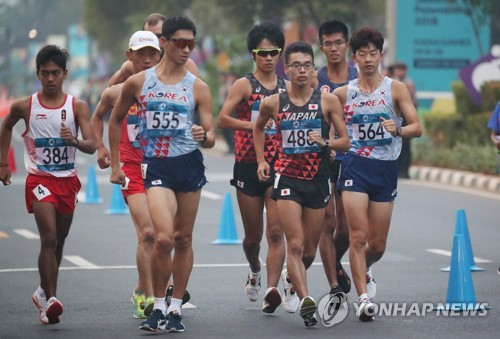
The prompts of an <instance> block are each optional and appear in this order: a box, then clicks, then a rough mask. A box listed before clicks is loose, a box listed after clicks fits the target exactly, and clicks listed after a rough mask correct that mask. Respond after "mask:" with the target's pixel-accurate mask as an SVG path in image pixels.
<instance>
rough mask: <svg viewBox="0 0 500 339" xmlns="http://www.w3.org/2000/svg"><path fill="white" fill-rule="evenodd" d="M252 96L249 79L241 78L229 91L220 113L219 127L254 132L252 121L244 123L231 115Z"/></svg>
mask: <svg viewBox="0 0 500 339" xmlns="http://www.w3.org/2000/svg"><path fill="white" fill-rule="evenodd" d="M251 94H252V85H251V84H250V81H248V79H247V78H240V79H238V80H236V81H235V83H234V84H233V85H232V86H231V88H230V89H229V93H228V95H227V98H226V101H225V102H224V105H222V108H221V110H220V112H219V118H218V120H217V126H218V127H219V128H228V129H232V130H247V131H251V130H253V125H254V124H253V123H252V122H251V121H243V120H239V119H236V118H234V117H232V115H231V113H232V112H233V111H234V109H235V107H236V106H237V105H238V104H239V103H241V102H242V101H243V100H248V98H249V97H250V95H251Z"/></svg>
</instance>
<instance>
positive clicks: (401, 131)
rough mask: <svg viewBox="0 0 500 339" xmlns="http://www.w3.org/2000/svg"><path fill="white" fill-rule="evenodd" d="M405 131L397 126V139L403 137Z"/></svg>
mask: <svg viewBox="0 0 500 339" xmlns="http://www.w3.org/2000/svg"><path fill="white" fill-rule="evenodd" d="M402 134H403V129H402V128H401V126H396V136H397V137H402V136H403V135H402Z"/></svg>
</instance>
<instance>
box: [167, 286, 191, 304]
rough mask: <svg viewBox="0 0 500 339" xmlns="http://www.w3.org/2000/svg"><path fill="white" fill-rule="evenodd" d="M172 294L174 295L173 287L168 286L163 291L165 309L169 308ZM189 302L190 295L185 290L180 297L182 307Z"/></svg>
mask: <svg viewBox="0 0 500 339" xmlns="http://www.w3.org/2000/svg"><path fill="white" fill-rule="evenodd" d="M172 293H174V285H170V286H169V287H167V290H166V291H165V303H166V304H167V307H168V306H170V302H171V301H172ZM189 300H191V294H189V292H188V290H185V291H184V295H183V296H182V305H184V304H185V303H187V302H188V301H189Z"/></svg>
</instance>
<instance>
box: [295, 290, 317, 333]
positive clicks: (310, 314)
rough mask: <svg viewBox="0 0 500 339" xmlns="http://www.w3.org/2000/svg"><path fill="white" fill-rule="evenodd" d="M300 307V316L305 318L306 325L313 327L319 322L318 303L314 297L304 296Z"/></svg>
mask: <svg viewBox="0 0 500 339" xmlns="http://www.w3.org/2000/svg"><path fill="white" fill-rule="evenodd" d="M299 307H300V316H301V317H302V319H304V324H305V325H306V327H311V326H314V325H316V324H317V323H318V319H316V303H315V302H314V299H313V298H312V297H310V296H307V297H304V299H302V300H301V301H300V305H299Z"/></svg>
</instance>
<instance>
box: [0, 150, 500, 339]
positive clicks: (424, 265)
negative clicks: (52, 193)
mask: <svg viewBox="0 0 500 339" xmlns="http://www.w3.org/2000/svg"><path fill="white" fill-rule="evenodd" d="M18 152H21V149H20V148H19V145H17V146H16V156H17V158H18V159H19V158H20V157H19V156H18V154H20V153H18ZM204 154H205V155H206V160H205V163H206V167H207V177H208V180H209V184H207V185H206V186H205V188H204V190H203V191H204V194H203V197H202V199H201V204H200V210H199V214H198V219H197V223H196V226H195V231H194V240H193V241H194V243H193V245H194V251H195V267H194V269H193V273H192V275H191V279H190V282H189V286H188V289H189V291H190V292H191V295H192V300H191V305H189V306H190V308H186V309H184V310H183V316H184V321H183V322H184V324H185V326H186V331H185V332H184V333H182V334H166V332H162V333H161V334H157V335H169V336H170V335H175V336H182V337H183V338H200V337H203V338H236V337H237V338H255V337H262V338H271V337H273V338H285V337H286V338H302V337H306V336H307V337H317V338H323V337H325V338H326V337H356V338H363V337H366V338H402V337H405V338H422V337H445V338H446V337H454V338H470V337H478V338H479V337H481V338H487V337H491V338H497V337H498V332H499V331H500V323H499V320H500V318H499V313H498V308H499V305H500V276H499V275H498V274H497V272H496V270H497V267H498V265H499V264H500V251H499V250H498V243H499V240H500V231H499V226H500V222H499V220H500V212H499V210H498V205H499V202H500V196H499V195H495V194H487V193H482V192H479V191H472V190H464V189H460V190H458V189H455V188H453V187H449V186H439V185H430V184H426V183H422V182H419V181H410V180H402V181H400V185H399V195H398V198H397V200H396V207H395V210H394V214H393V220H392V226H391V231H390V234H389V241H388V247H387V252H386V254H385V255H384V257H383V258H382V260H381V261H380V262H379V263H377V264H375V265H374V267H373V272H374V275H375V278H376V281H377V298H376V301H377V302H379V303H390V302H392V303H399V304H402V303H407V304H411V303H418V304H419V305H421V304H423V303H431V304H433V305H437V304H438V303H444V302H445V301H446V295H447V288H448V279H449V274H448V273H443V272H441V271H440V269H441V268H443V267H445V266H448V265H449V264H450V257H449V252H451V250H452V238H453V232H454V228H455V222H456V220H455V219H456V218H455V216H456V211H457V210H458V209H464V210H465V211H466V215H467V221H468V229H469V233H470V238H471V243H472V249H473V251H474V256H475V257H476V264H477V265H478V266H481V267H482V268H484V269H485V271H484V272H474V273H472V278H473V286H474V291H472V293H474V295H475V297H476V299H477V301H478V302H482V303H487V304H488V305H489V306H490V307H491V309H490V310H489V311H488V312H487V314H486V315H485V316H479V315H476V316H463V315H456V316H444V315H442V314H441V315H436V313H434V312H429V313H427V314H426V315H425V316H421V315H420V316H417V315H415V314H413V315H412V316H401V314H399V315H397V316H377V317H376V320H375V321H374V322H371V323H361V322H360V321H359V320H358V319H357V317H356V316H355V315H354V308H353V306H352V304H351V302H352V301H356V299H357V298H356V295H355V292H354V291H351V293H350V294H349V307H350V308H349V314H348V315H347V317H346V319H345V320H344V321H342V322H341V323H339V324H336V325H335V326H333V327H325V326H323V325H321V323H320V324H319V325H318V326H317V327H316V328H312V329H306V328H305V327H304V325H303V323H302V320H301V318H300V316H299V315H298V314H288V313H286V312H285V311H284V310H283V309H282V308H281V307H280V308H279V309H278V310H277V311H276V312H275V314H273V315H266V314H264V313H262V312H261V310H260V309H261V306H262V300H259V301H258V302H256V303H252V302H249V301H248V300H247V299H246V297H245V295H244V289H243V288H244V284H245V281H246V274H247V270H248V268H247V267H248V266H247V264H246V263H245V262H246V261H245V258H244V255H243V251H242V249H241V245H212V244H211V242H212V241H214V240H216V239H217V235H218V229H219V227H220V223H219V221H220V217H221V207H222V199H223V196H224V194H225V193H226V192H230V193H231V196H232V203H233V210H234V215H235V218H236V224H237V231H238V235H239V238H240V239H241V238H242V234H243V232H242V226H241V220H240V217H239V210H238V206H237V203H236V199H235V194H234V189H233V188H232V187H231V186H229V183H228V181H229V179H230V177H231V173H232V163H233V159H232V157H231V156H228V155H222V154H218V153H216V152H211V151H208V152H207V151H204ZM80 159H81V160H80V163H79V167H80V178H81V180H82V182H83V184H84V185H83V186H84V188H83V191H85V187H86V179H87V173H88V172H87V166H88V165H89V164H90V163H95V156H94V157H86V156H81V157H80ZM18 167H22V165H21V164H19V163H18ZM108 175H109V172H104V171H98V172H97V179H98V180H97V181H98V188H99V192H100V196H101V197H102V199H103V202H102V203H101V204H96V205H90V204H79V205H78V206H77V211H76V213H75V217H74V221H73V226H72V229H71V232H70V236H69V238H68V240H67V242H66V246H65V252H64V256H65V257H64V259H63V261H62V264H61V271H60V274H59V286H58V297H59V298H60V300H61V301H62V302H63V305H64V314H63V316H62V322H61V323H60V324H57V325H50V326H43V325H40V324H39V323H38V317H37V310H36V309H35V306H34V305H33V304H32V302H31V295H32V294H33V292H34V290H35V288H36V287H37V286H38V271H37V256H38V251H39V240H38V239H36V235H37V230H36V226H35V222H34V219H33V216H32V215H28V214H27V212H26V209H25V204H24V177H25V173H24V171H23V169H20V170H19V173H18V174H17V175H16V176H15V177H14V180H13V184H12V185H11V186H9V187H3V186H2V187H0V201H1V204H0V296H1V298H0V300H1V304H0V305H1V306H0V337H1V338H135V337H143V336H146V335H150V334H148V333H146V332H143V331H140V330H139V329H138V327H139V324H140V320H135V319H133V318H132V305H131V302H130V295H131V293H132V290H133V288H134V286H135V283H136V278H137V272H136V269H135V267H134V263H135V255H134V253H135V246H136V239H135V231H134V229H133V225H132V222H131V221H130V217H129V216H128V215H107V214H106V213H105V212H106V210H107V209H108V208H110V200H111V199H110V198H111V194H112V189H111V184H109V183H108ZM32 237H35V238H34V239H32ZM266 252H267V247H266V245H265V243H264V242H263V245H262V255H261V257H265V255H266ZM343 261H344V262H345V263H346V265H345V267H346V269H347V270H348V271H349V265H348V256H345V257H344V259H343ZM263 281H265V279H263ZM308 282H309V290H310V293H311V294H312V296H313V297H314V298H315V300H316V301H319V300H320V299H321V298H322V297H323V296H324V295H325V294H326V293H327V291H328V286H327V281H326V278H325V276H324V273H323V268H322V266H321V264H320V258H319V255H318V256H317V258H316V263H315V264H314V265H313V266H312V267H311V268H310V270H309V271H308ZM280 289H281V286H280ZM264 291H265V287H264V286H263V289H262V291H261V296H262V295H263V293H264ZM467 292H468V293H470V292H471V291H470V290H468V291H467ZM483 315H484V314H483Z"/></svg>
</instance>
